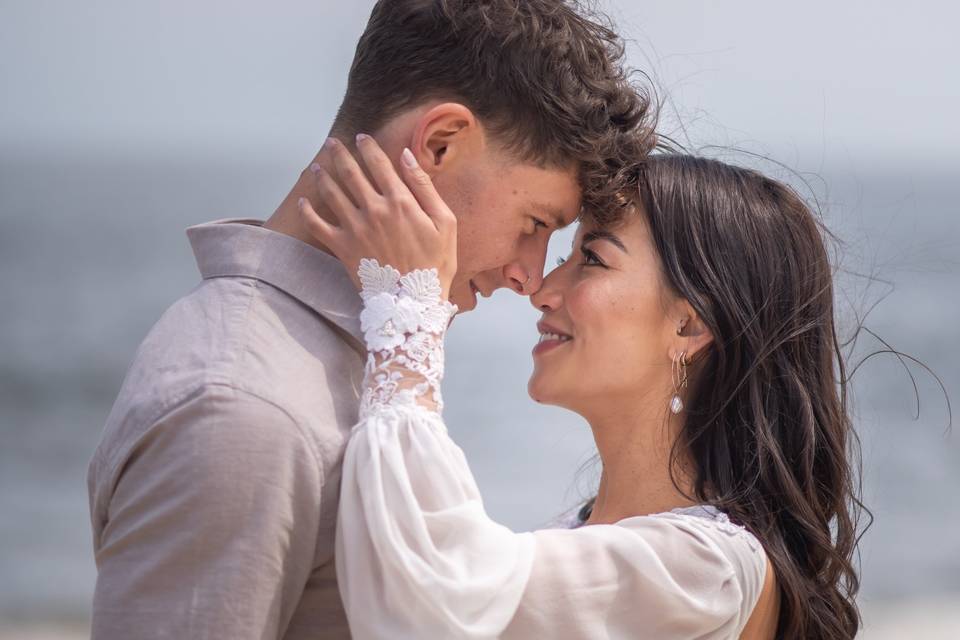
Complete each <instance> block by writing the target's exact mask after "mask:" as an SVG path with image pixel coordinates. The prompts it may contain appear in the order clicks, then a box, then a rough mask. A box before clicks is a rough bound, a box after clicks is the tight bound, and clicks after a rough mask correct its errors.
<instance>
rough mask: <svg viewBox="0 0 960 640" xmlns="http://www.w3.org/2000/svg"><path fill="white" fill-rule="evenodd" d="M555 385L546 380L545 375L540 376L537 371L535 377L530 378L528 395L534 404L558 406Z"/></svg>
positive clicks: (534, 373)
mask: <svg viewBox="0 0 960 640" xmlns="http://www.w3.org/2000/svg"><path fill="white" fill-rule="evenodd" d="M554 387H555V385H551V384H550V382H549V381H548V380H546V379H544V376H543V375H538V373H537V372H536V371H534V372H533V375H532V376H530V380H529V381H528V382H527V394H529V396H530V398H531V399H533V401H534V402H539V403H540V404H558V403H557V402H556V401H555V400H554V398H555V397H556V391H555V388H554Z"/></svg>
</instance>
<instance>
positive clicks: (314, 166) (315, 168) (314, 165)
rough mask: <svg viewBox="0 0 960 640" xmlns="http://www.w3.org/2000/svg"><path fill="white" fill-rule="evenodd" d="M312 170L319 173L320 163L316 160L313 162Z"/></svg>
mask: <svg viewBox="0 0 960 640" xmlns="http://www.w3.org/2000/svg"><path fill="white" fill-rule="evenodd" d="M310 171H313V172H314V173H318V172H319V171H320V165H319V164H317V163H316V162H314V163H313V164H311V165H310Z"/></svg>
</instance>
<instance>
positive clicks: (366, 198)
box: [324, 138, 380, 209]
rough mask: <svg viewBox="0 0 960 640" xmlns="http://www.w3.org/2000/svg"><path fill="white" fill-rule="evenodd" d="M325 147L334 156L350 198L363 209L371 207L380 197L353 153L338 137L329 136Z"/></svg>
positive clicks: (337, 173)
mask: <svg viewBox="0 0 960 640" xmlns="http://www.w3.org/2000/svg"><path fill="white" fill-rule="evenodd" d="M324 147H325V148H326V149H329V151H330V155H331V156H332V158H333V169H334V171H335V172H336V175H337V178H338V179H339V181H340V184H342V185H343V186H344V187H345V188H346V190H347V195H348V196H349V197H350V199H351V200H352V201H353V202H354V203H356V205H357V206H358V207H360V208H363V209H369V208H370V206H371V205H372V204H373V203H374V202H376V200H377V199H378V198H379V197H380V194H379V193H377V191H376V189H374V188H373V185H371V184H370V181H369V180H368V179H367V176H366V175H364V173H363V169H361V168H360V165H359V164H357V161H356V159H355V158H354V157H353V154H351V153H350V151H349V150H348V149H347V148H346V147H345V146H344V145H343V143H342V142H340V141H339V140H337V139H336V138H328V139H327V142H326V143H325V145H324Z"/></svg>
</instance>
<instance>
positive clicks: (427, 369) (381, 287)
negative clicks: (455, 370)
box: [358, 258, 457, 415]
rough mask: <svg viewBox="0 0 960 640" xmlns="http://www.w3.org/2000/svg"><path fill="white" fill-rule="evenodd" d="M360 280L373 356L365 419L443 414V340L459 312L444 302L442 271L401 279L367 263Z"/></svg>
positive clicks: (362, 406) (362, 323)
mask: <svg viewBox="0 0 960 640" xmlns="http://www.w3.org/2000/svg"><path fill="white" fill-rule="evenodd" d="M358 275H359V276H360V283H361V287H362V288H361V291H360V296H361V298H363V310H362V311H361V312H360V328H361V329H362V330H363V336H364V340H365V342H366V344H367V350H368V351H369V355H368V357H367V367H366V379H365V381H364V390H363V395H362V397H361V402H360V412H361V415H368V414H370V413H371V412H377V413H382V412H384V411H395V410H412V409H419V410H423V409H427V410H428V411H436V412H438V413H439V412H440V411H441V410H442V409H443V399H442V397H441V395H440V381H441V380H442V379H443V337H444V334H445V333H446V330H447V325H448V324H449V322H450V318H451V317H452V316H453V315H454V314H455V313H456V312H457V307H456V305H453V304H450V303H449V302H447V301H445V300H443V299H442V288H441V286H440V276H439V274H438V272H437V270H436V269H417V270H415V271H412V272H410V273H408V274H404V275H402V276H401V275H400V272H399V271H397V270H396V269H394V268H393V267H391V266H389V265H387V266H383V267H381V266H380V264H379V263H378V262H377V261H376V260H370V259H366V258H364V259H363V260H361V261H360V266H359V268H358Z"/></svg>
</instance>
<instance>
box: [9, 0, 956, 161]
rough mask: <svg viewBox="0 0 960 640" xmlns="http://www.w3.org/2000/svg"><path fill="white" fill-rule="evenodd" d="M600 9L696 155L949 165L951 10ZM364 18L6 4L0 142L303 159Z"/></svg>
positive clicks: (297, 7) (320, 129)
mask: <svg viewBox="0 0 960 640" xmlns="http://www.w3.org/2000/svg"><path fill="white" fill-rule="evenodd" d="M607 5H608V7H609V9H610V12H611V14H612V15H613V16H614V18H615V19H616V20H617V23H618V25H619V27H620V29H621V31H622V33H623V34H624V35H625V36H627V37H628V38H631V39H632V40H634V41H635V43H634V45H633V46H632V47H631V56H630V61H631V63H632V64H633V66H636V67H639V68H641V69H644V70H645V71H648V72H650V73H651V74H652V75H653V76H654V77H655V79H656V80H657V82H658V83H659V85H660V87H661V88H662V89H664V90H665V92H666V95H667V96H669V98H670V99H671V102H672V104H673V105H675V106H676V107H677V108H678V109H679V112H680V113H681V115H682V116H683V120H684V122H686V123H687V125H688V126H689V127H690V129H691V131H692V139H693V142H695V143H697V144H701V143H722V144H743V145H747V146H750V147H751V148H755V149H759V150H766V151H770V152H773V153H775V154H777V155H778V156H780V157H781V158H783V159H784V160H786V161H788V162H799V163H800V164H801V165H803V166H804V167H809V166H815V165H816V164H817V162H818V159H819V158H821V157H829V158H833V159H837V158H844V159H845V160H844V162H847V161H849V160H852V161H853V162H854V163H855V164H857V165H861V166H864V165H871V164H875V163H876V164H879V165H884V166H890V165H897V164H899V163H900V162H903V161H904V160H907V161H911V162H918V161H919V162H923V163H925V162H933V163H936V164H937V165H938V166H939V167H941V168H943V167H949V166H951V163H953V164H952V166H956V155H957V154H956V150H955V148H956V146H957V144H958V143H960V127H958V125H957V122H956V115H957V114H958V113H960V73H958V72H957V69H956V64H957V61H958V60H960V38H957V37H956V32H955V29H956V25H957V24H958V23H960V8H958V5H957V4H956V3H951V2H943V1H941V2H936V1H932V0H918V1H914V2H910V3H904V2H890V1H887V0H884V1H880V2H878V1H872V2H867V1H862V0H857V1H851V0H844V1H843V2H837V1H835V0H834V1H826V0H814V1H809V2H802V3H780V2H776V3H775V2H769V1H764V2H761V1H758V0H751V1H748V2H747V1H730V2H708V1H703V0H701V1H670V2H666V1H660V2H654V1H652V0H644V1H642V2H641V1H636V0H633V1H624V0H620V1H616V0H611V1H610V2H608V3H607ZM371 6H372V2H369V1H356V2H353V1H352V2H333V1H316V0H315V1H312V2H307V1H304V0H296V1H287V2H272V3H267V2H250V1H247V0H231V1H230V2H227V1H225V0H204V1H203V2H197V1H196V0H193V1H190V2H187V1H186V0H164V1H163V2H159V1H158V2H143V1H136V0H100V1H97V2H67V1H52V0H19V1H13V0H0V82H2V85H0V86H2V96H3V98H2V100H0V146H5V147H7V148H8V149H9V148H14V149H16V148H20V147H23V146H27V147H34V148H37V149H44V150H47V149H53V150H56V149H58V148H71V147H72V148H76V147H77V146H78V145H80V146H81V147H82V148H86V149H90V150H91V151H92V152H95V151H97V150H98V149H101V148H117V147H120V148H124V149H133V150H138V149H141V150H145V151H146V150H151V149H156V148H159V149H169V148H171V147H173V148H183V149H187V148H196V149H206V150H211V149H212V150H216V149H218V148H220V147H223V148H224V149H228V148H229V149H244V150H249V149H254V150H256V149H259V150H262V151H263V152H264V153H271V154H272V153H281V154H282V153H287V152H293V151H294V150H295V151H296V152H297V153H298V154H302V152H303V150H304V149H305V148H307V147H309V148H312V147H313V146H315V144H316V143H317V142H318V141H319V140H320V139H322V136H323V135H324V134H325V133H326V130H327V126H328V125H329V122H330V120H331V117H332V115H333V114H334V111H335V109H336V107H337V105H338V103H339V99H340V97H341V95H342V91H343V87H344V81H345V74H346V71H347V68H348V66H349V62H350V59H351V57H352V54H353V48H354V46H355V43H356V39H357V36H358V35H359V33H360V31H361V30H362V28H363V25H364V23H365V21H366V17H367V15H368V13H369V10H370V7H371ZM667 126H668V127H670V126H671V125H670V124H669V123H667Z"/></svg>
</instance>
